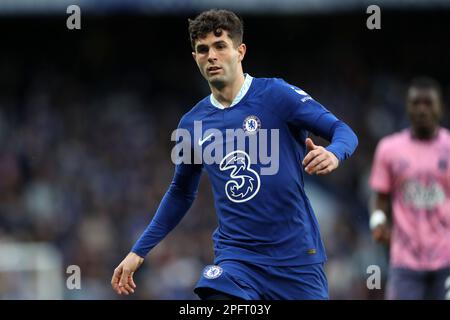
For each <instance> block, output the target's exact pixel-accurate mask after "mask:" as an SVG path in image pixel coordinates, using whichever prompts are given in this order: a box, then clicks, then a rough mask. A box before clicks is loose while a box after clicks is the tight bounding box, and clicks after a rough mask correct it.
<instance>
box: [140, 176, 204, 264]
mask: <svg viewBox="0 0 450 320" xmlns="http://www.w3.org/2000/svg"><path fill="white" fill-rule="evenodd" d="M199 179H200V174H195V175H191V176H182V175H179V174H176V175H175V177H174V180H173V181H172V183H171V185H170V187H169V190H167V192H166V194H165V195H164V197H163V199H162V201H161V203H160V205H159V207H158V210H157V211H156V214H155V216H154V217H153V219H152V221H151V222H150V224H149V225H148V226H147V228H146V229H145V231H144V232H143V233H142V235H141V236H140V238H139V239H138V240H137V241H136V243H135V244H134V246H133V248H132V249H131V251H132V252H134V253H136V254H137V255H139V256H141V257H145V256H146V255H147V254H148V252H149V251H150V250H151V249H153V247H155V246H156V245H157V244H158V243H159V242H160V241H161V240H162V239H164V237H165V236H166V235H167V234H168V233H169V232H170V231H171V230H172V229H173V228H175V226H177V225H178V223H179V222H180V221H181V219H182V218H183V217H184V215H185V214H186V212H187V211H188V210H189V208H190V207H191V205H192V202H193V201H194V199H195V196H196V194H197V189H198V184H199Z"/></svg>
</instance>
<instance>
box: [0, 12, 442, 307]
mask: <svg viewBox="0 0 450 320" xmlns="http://www.w3.org/2000/svg"><path fill="white" fill-rule="evenodd" d="M147 19H148V20H151V19H152V18H147ZM155 19H156V18H155ZM167 19H168V20H169V22H166V23H165V24H164V23H163V25H162V27H161V28H165V30H166V32H162V33H161V32H158V31H157V25H158V23H160V22H161V21H164V20H163V19H160V20H158V19H156V20H158V21H157V22H151V21H150V22H149V21H146V20H145V19H138V21H137V22H136V21H134V22H133V21H131V20H126V21H127V24H125V25H127V26H129V27H128V29H127V28H125V30H124V29H121V28H118V27H117V26H114V25H113V23H112V22H108V23H107V22H102V21H100V22H99V21H93V22H91V25H92V29H89V24H88V25H87V27H86V28H87V30H88V31H83V32H81V33H79V34H77V35H76V36H73V35H72V34H71V35H68V34H67V31H65V30H62V31H60V32H59V33H60V34H58V35H56V36H55V35H53V34H52V30H53V28H55V29H56V28H58V23H59V22H60V21H50V23H48V25H47V26H46V27H41V29H39V28H38V29H37V30H34V31H33V30H30V29H26V28H25V27H18V30H15V31H13V30H12V28H11V29H8V32H10V33H11V37H10V40H12V43H11V44H10V45H5V50H2V51H1V52H0V70H1V73H0V87H1V89H0V242H47V243H51V244H53V245H54V246H55V247H56V248H57V250H58V251H59V252H60V253H61V256H62V259H63V266H67V265H78V266H80V268H81V272H82V289H81V290H64V296H63V298H65V299H112V298H116V295H115V293H114V292H113V291H112V290H111V288H110V279H111V276H112V273H113V270H114V268H115V267H116V266H117V264H118V263H119V262H120V261H121V260H122V259H123V258H124V257H125V255H126V254H127V253H128V252H129V250H130V248H131V246H132V244H133V243H134V241H135V240H136V239H137V238H138V237H139V235H140V234H141V232H142V231H143V230H144V228H145V227H146V226H147V224H148V223H149V222H150V220H151V218H152V216H153V214H154V212H155V211H156V209H157V206H158V204H159V201H160V200H161V198H162V196H163V195H164V193H165V191H166V190H167V187H168V186H169V183H170V180H171V178H172V174H173V164H172V163H171V160H170V152H171V148H172V141H171V140H170V136H171V133H172V130H174V129H175V128H176V126H177V123H178V121H179V119H180V118H181V116H182V115H183V114H184V113H185V112H187V111H188V110H189V109H190V108H191V107H192V106H193V105H195V103H196V102H197V101H198V100H200V99H201V98H203V97H204V96H205V95H207V94H208V93H209V88H208V87H207V84H206V83H205V82H204V81H203V79H202V78H201V77H200V75H199V73H198V71H197V70H196V66H195V64H194V61H193V60H192V58H191V57H190V47H189V43H188V41H187V31H186V21H185V19H178V18H174V17H171V18H167ZM291 19H292V18H291ZM50 20H51V19H50ZM99 20H101V19H99ZM262 20H263V19H262V18H254V19H249V20H248V21H247V25H248V28H249V29H250V31H249V32H248V33H249V35H247V37H248V41H247V44H248V46H249V54H248V56H247V58H246V60H245V61H244V68H245V69H246V70H245V71H246V72H248V73H250V74H251V75H252V76H256V77H272V76H275V77H282V78H284V79H285V80H286V81H288V82H291V83H293V84H295V85H297V86H299V87H301V88H302V89H304V90H305V91H307V92H309V93H310V94H311V95H312V96H313V97H314V98H316V99H317V100H318V101H319V102H321V103H322V104H324V105H325V106H326V107H327V108H328V109H330V111H332V112H333V113H334V114H336V115H337V116H338V117H339V118H340V119H342V120H343V121H345V122H347V123H348V124H349V125H350V126H351V127H352V128H353V129H354V131H355V132H356V133H357V135H358V137H359V142H360V144H359V147H358V149H357V151H356V153H355V154H354V155H353V157H352V158H351V159H349V160H348V161H346V162H345V163H343V164H342V165H341V167H340V168H339V170H337V171H336V172H335V173H333V174H332V175H330V176H327V177H322V178H315V177H313V178H310V177H308V178H307V180H306V183H307V187H306V189H307V193H308V195H309V196H310V198H311V201H312V204H313V207H314V208H315V211H316V214H317V216H318V219H319V222H320V225H321V229H322V236H323V239H324V242H325V246H326V249H327V254H328V259H329V260H328V262H327V265H326V270H327V276H328V279H329V287H330V296H331V298H332V299H379V298H382V296H383V288H382V289H381V290H368V289H367V286H366V279H367V277H368V273H367V268H368V266H370V265H378V266H380V268H381V270H382V277H383V281H384V280H385V276H386V272H387V267H386V266H387V261H388V260H387V248H386V247H383V246H381V245H376V244H375V243H374V242H373V241H372V239H371V237H370V232H369V228H368V211H367V206H368V198H369V194H370V190H369V189H368V186H367V178H368V174H369V172H370V166H371V162H372V156H373V152H374V149H375V146H376V144H377V142H378V141H379V139H380V138H381V137H383V136H385V135H386V134H389V133H392V132H394V131H396V130H399V129H401V128H404V127H406V126H407V118H406V116H405V113H404V94H405V89H406V85H407V81H408V77H409V76H410V75H411V74H410V73H407V74H406V75H405V74H401V73H400V72H393V71H392V68H391V67H392V66H391V65H389V64H388V62H389V60H390V58H386V59H385V60H383V59H382V60H383V61H384V62H386V61H387V62H386V65H385V66H384V68H383V67H380V68H378V67H379V66H375V67H374V66H373V65H371V61H372V60H374V59H375V58H374V56H373V55H374V53H373V52H372V53H370V52H371V51H370V50H371V49H370V48H361V47H359V45H358V42H357V41H360V43H366V44H367V43H368V42H370V40H369V41H368V40H367V39H365V38H364V37H365V35H364V34H360V35H359V36H358V35H353V36H351V37H350V36H349V35H348V32H349V30H351V29H350V27H348V26H347V27H346V26H345V24H344V25H343V26H341V27H340V28H337V27H336V29H335V30H334V32H333V34H332V35H328V36H327V37H328V38H325V39H323V42H320V43H318V42H317V39H316V37H315V36H312V35H308V32H307V29H306V30H305V25H302V26H301V28H300V27H299V29H298V30H297V31H296V29H295V30H292V29H289V28H290V26H291V25H290V24H289V23H287V22H285V23H284V24H279V25H278V26H277V27H276V28H273V29H270V30H271V31H273V30H275V29H276V30H277V31H276V33H277V35H283V37H285V38H286V39H287V41H284V42H283V44H281V45H280V48H277V49H276V50H275V49H274V48H272V49H270V48H267V47H266V43H265V40H264V38H263V36H262V35H263V34H264V35H266V36H267V37H271V35H270V33H265V32H261V33H260V34H258V32H257V28H264V25H265V24H264V23H263V21H262ZM25 21H27V20H25ZM268 21H270V20H268ZM277 21H278V20H277ZM277 21H273V23H274V24H275V23H277ZM116 22H117V21H116ZM122 22H123V21H122ZM278 22H279V21H278ZM309 22H310V28H313V27H314V26H317V25H323V23H324V21H323V20H319V21H315V20H313V19H311V21H309ZM9 23H10V25H11V26H15V24H14V23H13V22H9ZM29 23H30V24H31V22H29ZM328 23H331V22H328ZM305 24H306V23H305ZM130 25H131V26H130ZM336 25H338V23H337V22H336ZM139 30H140V31H139ZM161 30H162V29H161ZM64 32H66V33H64ZM139 32H141V33H139ZM317 32H319V34H320V32H321V31H320V30H319V31H317ZM323 34H324V35H325V31H323ZM274 37H275V36H274ZM54 38H57V39H59V42H55V41H54ZM300 40H302V41H300ZM308 41H309V43H311V46H310V47H308V48H307V49H305V48H304V46H303V44H304V43H306V42H308ZM314 41H316V42H314ZM377 41H380V40H379V39H378V40H377ZM293 43H294V44H295V45H293ZM292 45H293V47H290V46H292ZM400 45H401V44H400ZM436 46H437V47H436V50H438V49H439V43H437V44H436ZM31 47H32V48H33V50H28V49H27V48H31ZM402 48H403V49H405V47H402ZM271 50H272V51H271ZM273 50H275V51H273ZM383 52H384V54H386V52H389V51H387V50H385V51H383ZM274 54H275V56H276V57H277V59H276V60H275V59H273V57H274ZM276 54H277V55H276ZM418 54H419V53H418ZM411 61H412V62H411ZM413 62H414V59H411V58H410V59H409V60H408V59H404V60H401V61H398V64H401V65H402V67H403V68H405V69H406V68H407V67H408V63H413ZM380 64H381V63H380ZM396 68H397V70H399V69H398V68H401V67H399V66H396ZM436 69H437V67H436ZM431 72H432V71H431ZM436 72H437V71H436ZM431 75H433V73H431ZM439 80H441V81H445V80H447V82H446V83H445V82H443V86H444V89H445V92H447V90H448V89H449V82H448V79H442V78H439ZM444 124H448V117H446V118H445V120H444ZM314 139H315V140H316V141H318V142H320V143H322V144H325V143H326V142H325V141H323V140H321V139H319V138H314ZM215 227H216V217H215V212H214V206H213V199H212V193H211V191H210V187H209V183H208V178H207V177H206V175H204V176H203V177H202V181H201V185H200V191H199V194H198V197H197V199H196V201H195V202H194V204H193V206H192V208H191V210H190V211H189V212H188V213H187V215H186V216H185V218H184V219H183V220H182V222H181V224H180V225H178V227H177V228H176V229H175V230H174V231H172V233H170V235H169V236H168V237H167V238H166V239H165V240H164V241H163V242H161V243H160V244H159V245H158V246H157V247H156V248H155V249H154V250H153V251H151V253H150V254H149V256H148V257H147V259H146V260H145V263H144V265H143V267H142V268H141V269H140V270H139V271H138V272H137V273H136V275H135V278H136V279H135V280H136V283H137V285H138V290H137V291H136V294H135V295H134V296H131V297H127V299H196V298H197V297H196V296H195V295H194V294H193V293H192V288H193V286H194V285H195V283H196V281H197V280H198V278H199V276H200V272H201V270H202V268H203V267H204V266H205V265H206V264H210V263H212V261H213V258H214V257H213V251H212V242H211V234H212V232H213V231H214V228H215ZM0 259H8V257H5V256H1V257H0ZM64 272H65V269H63V270H61V273H64ZM0 287H1V281H0ZM1 292H2V290H1V289H0V293H1ZM24 296H25V294H24ZM0 298H1V295H0ZM19 298H20V295H19Z"/></svg>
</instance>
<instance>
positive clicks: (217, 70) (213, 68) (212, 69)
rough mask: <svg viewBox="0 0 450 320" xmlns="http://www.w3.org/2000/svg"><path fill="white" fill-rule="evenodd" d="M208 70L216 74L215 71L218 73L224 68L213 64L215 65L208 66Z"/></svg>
mask: <svg viewBox="0 0 450 320" xmlns="http://www.w3.org/2000/svg"><path fill="white" fill-rule="evenodd" d="M207 70H208V72H209V73H210V74H215V73H218V72H219V71H220V70H222V68H221V67H217V66H213V67H208V69H207Z"/></svg>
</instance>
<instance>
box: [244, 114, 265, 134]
mask: <svg viewBox="0 0 450 320" xmlns="http://www.w3.org/2000/svg"><path fill="white" fill-rule="evenodd" d="M242 127H243V129H244V131H245V132H246V133H248V134H255V133H256V132H258V130H259V129H260V128H261V120H259V118H258V117H257V116H254V115H251V116H248V117H247V118H245V120H244V123H243V124H242Z"/></svg>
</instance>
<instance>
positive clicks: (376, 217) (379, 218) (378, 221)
mask: <svg viewBox="0 0 450 320" xmlns="http://www.w3.org/2000/svg"><path fill="white" fill-rule="evenodd" d="M386 222H387V217H386V214H385V213H384V212H383V211H382V210H380V209H377V210H375V211H374V212H373V213H372V214H371V215H370V220H369V227H370V230H374V229H376V228H377V227H379V226H380V225H383V224H385V223H386Z"/></svg>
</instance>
